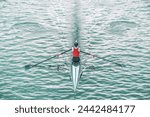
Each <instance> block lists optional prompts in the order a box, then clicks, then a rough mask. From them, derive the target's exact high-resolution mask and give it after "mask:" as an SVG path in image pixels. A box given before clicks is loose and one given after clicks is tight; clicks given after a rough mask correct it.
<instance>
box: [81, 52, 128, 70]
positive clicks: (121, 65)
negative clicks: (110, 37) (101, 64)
mask: <svg viewBox="0 0 150 117" xmlns="http://www.w3.org/2000/svg"><path fill="white" fill-rule="evenodd" d="M81 52H82V53H84V54H87V55H91V56H93V57H97V58H99V59H102V60H104V61H108V62H110V63H113V64H116V65H118V66H120V67H123V66H125V65H123V64H119V63H116V62H114V61H111V60H108V59H105V58H103V57H99V56H97V55H93V54H90V53H88V52H84V51H81Z"/></svg>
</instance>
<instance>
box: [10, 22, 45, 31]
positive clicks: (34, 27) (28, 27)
mask: <svg viewBox="0 0 150 117" xmlns="http://www.w3.org/2000/svg"><path fill="white" fill-rule="evenodd" d="M11 28H12V29H18V30H22V31H25V32H26V31H29V32H32V31H38V30H42V29H45V28H44V27H43V26H42V25H41V24H39V23H36V22H21V23H16V24H14V25H13V26H12V27H11Z"/></svg>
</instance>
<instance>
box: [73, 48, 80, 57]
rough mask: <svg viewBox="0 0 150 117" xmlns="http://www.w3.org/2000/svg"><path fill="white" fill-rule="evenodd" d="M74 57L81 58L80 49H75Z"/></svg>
mask: <svg viewBox="0 0 150 117" xmlns="http://www.w3.org/2000/svg"><path fill="white" fill-rule="evenodd" d="M72 55H73V57H79V56H80V52H79V50H78V48H73V52H72Z"/></svg>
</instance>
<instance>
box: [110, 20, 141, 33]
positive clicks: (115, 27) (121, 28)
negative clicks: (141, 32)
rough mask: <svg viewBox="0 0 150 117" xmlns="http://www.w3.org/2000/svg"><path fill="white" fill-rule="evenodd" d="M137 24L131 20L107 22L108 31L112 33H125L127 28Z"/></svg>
mask: <svg viewBox="0 0 150 117" xmlns="http://www.w3.org/2000/svg"><path fill="white" fill-rule="evenodd" d="M137 26H138V25H137V24H136V23H135V22H132V21H113V22H111V23H110V24H109V28H108V31H109V32H110V33H112V34H118V35H121V34H125V33H126V32H127V31H128V30H130V29H132V28H135V27H137Z"/></svg>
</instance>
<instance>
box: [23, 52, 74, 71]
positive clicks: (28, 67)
mask: <svg viewBox="0 0 150 117" xmlns="http://www.w3.org/2000/svg"><path fill="white" fill-rule="evenodd" d="M70 50H71V49H69V50H66V51H64V52H62V53H60V54H56V55H54V56H52V57H50V58H48V59H46V60H43V61H41V62H38V63H36V64H34V65H25V69H30V68H33V67H36V66H37V65H39V64H41V63H44V62H45V61H48V60H50V59H52V58H55V57H57V56H59V55H62V54H65V53H67V52H69V51H70Z"/></svg>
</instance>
